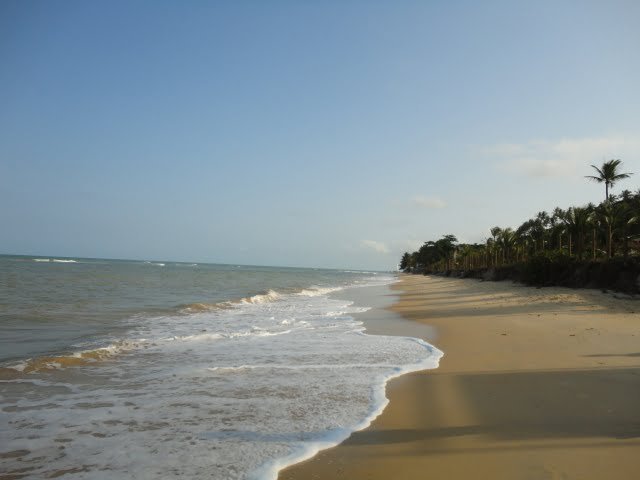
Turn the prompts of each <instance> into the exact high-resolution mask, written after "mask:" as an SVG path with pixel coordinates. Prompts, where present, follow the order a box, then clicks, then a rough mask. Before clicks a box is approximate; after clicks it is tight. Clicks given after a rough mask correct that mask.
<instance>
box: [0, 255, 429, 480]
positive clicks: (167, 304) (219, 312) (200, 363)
mask: <svg viewBox="0 0 640 480" xmlns="http://www.w3.org/2000/svg"><path fill="white" fill-rule="evenodd" d="M395 280H396V278H395V276H394V275H393V274H389V273H381V272H361V271H348V270H324V269H301V268H275V267H255V266H245V265H212V264H200V263H198V264H196V263H176V262H167V261H124V260H101V259H81V258H59V257H55V258H54V257H23V256H20V257H17V256H0V471H2V472H4V473H5V474H7V475H14V476H15V477H14V478H22V477H21V476H23V477H24V478H45V477H52V478H53V477H61V476H64V478H73V479H75V478H78V479H103V478H104V479H116V478H117V479H128V478H136V479H144V478H173V477H181V478H199V479H200V478H213V479H275V478H276V477H277V472H278V471H279V470H280V469H281V468H283V467H285V466H287V465H290V464H292V463H296V462H298V461H301V460H303V459H305V458H308V457H310V456H312V455H313V454H314V453H315V452H317V451H318V450H319V449H322V448H327V447H329V446H331V445H335V444H337V443H339V442H341V441H342V440H344V439H345V438H347V437H348V436H349V434H350V433H351V432H353V431H355V430H359V429H361V428H364V427H366V426H367V425H368V424H369V423H370V421H371V420H372V419H373V418H375V416H377V415H378V414H379V413H380V412H381V411H382V409H383V408H384V406H385V405H386V398H385V393H384V388H385V385H386V382H387V381H388V380H389V379H390V378H393V377H394V376H397V375H400V374H402V373H406V372H410V371H415V370H421V369H426V368H435V367H436V366H437V364H438V360H439V358H440V356H441V352H440V351H438V350H437V349H436V348H434V347H432V346H431V345H429V344H427V343H425V342H424V341H423V340H420V339H417V338H411V337H395V336H381V335H367V334H366V332H365V330H364V325H363V323H362V320H361V317H360V316H361V314H362V313H363V312H366V311H367V309H368V308H369V306H368V305H363V304H361V303H358V304H356V303H354V302H353V300H352V298H355V297H356V296H357V295H356V292H358V291H363V290H362V289H367V288H380V287H381V286H384V285H389V284H391V283H393V282H394V281H395Z"/></svg>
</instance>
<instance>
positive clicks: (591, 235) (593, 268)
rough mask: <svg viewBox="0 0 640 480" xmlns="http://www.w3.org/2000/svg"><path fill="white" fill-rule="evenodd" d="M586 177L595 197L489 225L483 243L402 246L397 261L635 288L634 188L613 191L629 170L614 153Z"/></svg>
mask: <svg viewBox="0 0 640 480" xmlns="http://www.w3.org/2000/svg"><path fill="white" fill-rule="evenodd" d="M592 167H593V169H594V173H595V175H590V176H587V177H586V178H587V179H589V180H592V181H595V182H598V183H602V184H604V187H605V198H604V200H603V201H602V202H601V203H599V204H597V205H596V204H593V203H590V204H588V205H585V206H572V207H569V208H567V209H566V210H563V209H562V208H559V207H557V208H555V209H554V210H553V212H552V213H551V214H549V213H547V212H545V211H541V212H539V213H538V214H537V215H536V216H535V217H534V218H531V219H528V220H526V221H524V222H523V223H522V224H521V225H520V226H519V227H517V228H515V229H514V228H511V227H508V228H502V227H498V226H496V227H493V228H491V229H490V233H491V236H490V237H489V238H487V240H486V242H485V243H473V244H472V243H458V240H457V238H456V237H455V235H445V236H443V237H442V238H440V239H439V240H435V241H427V242H425V243H424V244H423V245H422V246H421V247H420V248H419V249H418V250H417V251H415V252H413V253H409V252H405V253H404V254H403V256H402V259H401V261H400V269H401V270H403V271H405V272H410V273H422V274H443V275H447V276H459V277H470V278H481V279H484V280H504V279H511V280H515V281H519V282H522V283H525V284H528V285H537V286H550V285H561V286H567V287H588V288H603V289H614V290H618V291H622V292H626V293H637V292H638V291H640V189H638V190H637V191H635V192H631V191H630V190H624V191H622V193H621V194H620V195H617V196H616V195H612V194H611V193H610V190H611V188H612V187H613V186H614V185H615V184H617V183H618V182H619V181H621V180H624V179H626V178H629V177H630V176H631V175H632V173H630V172H622V162H621V161H620V160H617V159H616V160H609V161H607V162H604V163H603V164H602V165H601V166H600V167H597V166H595V165H592Z"/></svg>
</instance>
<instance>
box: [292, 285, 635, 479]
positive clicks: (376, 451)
mask: <svg viewBox="0 0 640 480" xmlns="http://www.w3.org/2000/svg"><path fill="white" fill-rule="evenodd" d="M396 289H397V292H398V294H399V301H398V302H397V303H396V304H395V305H394V306H393V307H392V310H393V311H395V312H397V313H400V314H401V315H403V316H404V317H405V318H407V319H411V320H415V321H417V322H422V323H426V324H429V325H432V326H434V327H436V331H437V338H427V339H426V340H427V341H430V343H433V344H434V345H435V346H437V347H438V348H440V349H441V350H443V351H444V352H445V356H444V357H443V358H442V360H441V361H440V367H439V368H438V369H436V370H427V371H423V372H417V373H414V374H409V375H405V376H403V377H400V378H398V379H395V380H393V381H392V382H390V383H389V385H388V387H387V396H388V397H389V399H390V404H389V406H388V407H387V408H386V410H385V411H384V412H383V414H382V415H380V416H379V417H378V418H377V419H376V420H375V421H374V423H373V424H372V425H371V426H370V427H369V428H367V429H365V430H363V431H360V432H356V433H354V434H353V435H352V436H351V437H350V438H349V439H348V440H346V441H345V442H344V443H343V444H341V445H340V446H338V447H335V448H332V449H329V450H326V451H324V452H320V453H319V454H318V455H317V456H316V457H314V458H312V459H310V460H308V461H306V462H303V463H301V464H298V465H294V466H292V467H289V468H288V469H286V470H284V471H283V472H281V473H280V476H279V478H280V479H281V480H285V479H286V480H292V479H331V478H345V479H346V478H348V479H354V480H357V479H385V480H388V479H390V478H395V479H418V478H420V479H422V478H442V479H469V478H481V479H484V478H491V479H510V480H514V479H515V480H518V479H602V478H616V479H636V478H638V475H639V473H638V472H640V314H639V313H638V311H637V310H638V309H640V301H638V300H634V299H630V298H616V296H615V295H613V294H611V293H602V292H600V291H594V290H570V289H564V288H544V289H536V288H532V287H525V286H521V285H516V284H512V283H509V282H478V281H476V280H461V279H448V278H438V277H423V276H409V275H403V276H402V277H401V282H399V283H398V284H397V286H396ZM376 333H379V329H378V331H377V332H376ZM386 333H390V334H393V333H394V323H393V322H392V321H391V322H390V323H389V325H388V331H387V332H386Z"/></svg>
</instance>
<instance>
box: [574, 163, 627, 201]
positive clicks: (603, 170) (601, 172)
mask: <svg viewBox="0 0 640 480" xmlns="http://www.w3.org/2000/svg"><path fill="white" fill-rule="evenodd" d="M620 165H622V160H620V159H615V160H609V161H608V162H604V163H603V164H602V167H600V168H598V167H596V166H595V165H591V166H592V167H593V168H594V169H595V171H596V172H598V175H597V176H594V175H587V176H586V177H585V178H588V179H590V180H593V181H595V182H598V183H604V200H605V202H606V201H608V200H609V187H611V188H613V185H614V184H615V183H616V182H617V181H618V180H622V179H625V178H629V177H630V176H631V175H633V174H632V173H621V172H620V171H619V170H618V167H620Z"/></svg>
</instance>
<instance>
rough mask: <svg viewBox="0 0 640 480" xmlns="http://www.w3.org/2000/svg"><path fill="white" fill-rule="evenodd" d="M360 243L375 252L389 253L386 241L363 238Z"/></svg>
mask: <svg viewBox="0 0 640 480" xmlns="http://www.w3.org/2000/svg"><path fill="white" fill-rule="evenodd" d="M360 244H361V245H362V246H363V247H366V248H368V249H370V250H373V251H374V252H378V253H389V247H387V246H386V245H385V244H384V243H382V242H377V241H375V240H362V241H361V242H360Z"/></svg>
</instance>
